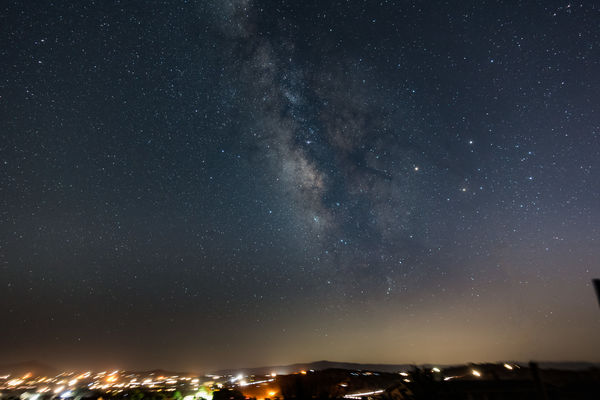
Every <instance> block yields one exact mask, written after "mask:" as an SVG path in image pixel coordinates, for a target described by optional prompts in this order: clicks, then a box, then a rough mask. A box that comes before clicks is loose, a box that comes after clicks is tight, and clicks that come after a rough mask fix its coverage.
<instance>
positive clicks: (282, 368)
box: [213, 360, 600, 375]
mask: <svg viewBox="0 0 600 400" xmlns="http://www.w3.org/2000/svg"><path fill="white" fill-rule="evenodd" d="M500 364H502V363H500ZM516 364H519V365H522V366H527V364H528V363H526V362H516ZM462 365H464V364H462ZM538 365H539V366H540V368H542V369H557V370H563V371H564V370H567V371H581V370H587V369H590V368H600V363H592V362H578V361H565V362H552V361H547V362H544V361H540V362H538ZM419 366H421V367H423V366H425V367H433V365H430V364H425V365H421V364H420V365H419ZM435 366H437V367H440V368H446V367H450V365H442V364H436V365H435ZM412 367H413V365H412V364H360V363H348V362H337V361H325V360H323V361H315V362H311V363H298V364H290V365H278V366H270V367H254V368H237V369H223V370H219V371H215V372H213V374H215V375H235V374H239V373H244V374H247V375H268V374H270V373H272V372H275V373H277V374H279V375H285V374H293V373H295V372H299V371H302V370H306V371H308V370H311V369H312V370H315V371H323V370H326V369H346V370H356V371H373V372H400V371H407V370H410V369H411V368H412Z"/></svg>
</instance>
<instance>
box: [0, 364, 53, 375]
mask: <svg viewBox="0 0 600 400" xmlns="http://www.w3.org/2000/svg"><path fill="white" fill-rule="evenodd" d="M28 372H30V373H31V374H33V375H34V376H56V375H57V374H59V373H60V372H59V371H58V370H57V369H55V368H53V367H51V366H49V365H47V364H44V363H41V362H38V361H25V362H20V363H13V364H2V365H0V375H7V374H11V375H15V376H22V375H25V374H27V373H28Z"/></svg>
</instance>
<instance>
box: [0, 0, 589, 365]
mask: <svg viewBox="0 0 600 400" xmlns="http://www.w3.org/2000/svg"><path fill="white" fill-rule="evenodd" d="M34 3H35V2H30V3H28V4H26V5H23V4H19V2H11V3H9V4H8V5H6V6H4V7H3V9H2V13H1V16H2V19H1V21H0V26H2V28H1V29H2V37H3V39H2V44H3V45H2V46H1V47H0V49H1V50H0V56H1V59H0V62H1V65H2V67H3V68H2V69H3V70H4V71H7V72H6V73H5V77H4V78H3V79H2V82H1V83H0V96H1V97H0V115H1V118H2V119H1V122H2V132H1V133H0V134H1V139H2V144H1V145H0V146H1V147H0V151H1V153H0V155H1V157H2V158H1V161H2V170H1V173H0V184H1V193H2V196H1V198H2V200H1V204H2V214H1V218H2V221H1V222H2V224H1V228H0V234H1V236H0V243H1V246H2V247H1V248H0V250H1V251H0V257H1V258H0V261H1V264H0V265H1V266H0V273H1V275H0V276H1V284H2V287H3V290H1V291H0V301H1V302H2V304H6V306H4V307H2V310H1V311H0V317H1V319H2V320H3V321H6V322H7V324H6V325H5V326H6V328H3V332H2V333H1V334H0V335H2V342H1V344H0V350H1V351H2V353H3V354H6V355H7V356H6V358H7V359H10V360H22V359H32V358H36V359H42V360H45V361H48V362H51V363H55V364H60V363H63V364H62V365H65V366H86V365H88V364H93V365H94V366H98V367H102V368H103V367H107V366H109V365H110V366H117V367H121V366H122V367H140V368H141V367H143V368H146V367H149V366H160V367H165V368H177V369H185V368H188V369H194V370H207V369H211V368H219V367H230V366H234V367H235V366H251V365H260V364H266V363H288V362H289V363H291V362H298V361H310V360H313V359H336V360H343V361H358V362H363V361H364V362H394V363H402V362H420V363H422V362H440V363H451V362H464V361H496V360H529V359H533V358H535V359H546V360H550V359H552V360H559V359H560V360H568V359H571V360H575V359H584V360H596V361H597V360H598V358H599V357H600V353H598V349H600V342H599V339H598V337H599V336H598V335H597V334H596V333H597V332H598V331H599V330H600V325H599V323H600V322H599V321H600V320H599V319H598V309H597V304H596V303H595V299H594V293H593V289H592V286H591V279H592V278H594V277H598V276H599V275H600V269H599V266H598V265H599V261H598V260H600V251H599V249H600V247H599V246H598V240H599V232H598V226H599V223H600V218H599V213H598V211H599V205H600V198H599V193H600V178H599V176H598V168H599V167H600V161H599V160H600V144H599V137H598V134H599V130H600V119H599V117H598V104H600V96H599V93H600V78H599V76H600V75H599V74H598V73H597V71H598V70H599V67H600V66H599V56H598V54H599V53H598V46H600V37H599V35H600V30H599V29H598V24H597V21H598V20H599V17H600V11H599V9H598V7H597V6H595V5H594V4H592V3H586V2H582V3H571V4H569V3H562V2H557V3H554V2H515V3H514V4H512V3H511V4H503V3H502V2H493V3H490V4H487V5H485V6H483V5H480V4H478V3H477V2H473V3H470V2H455V4H443V3H442V4H438V3H437V2H426V3H410V2H393V1H381V2H377V1H372V2H371V1H339V2H322V1H302V2H291V1H258V0H254V1H253V0H238V1H216V0H215V1H197V2H195V1H174V2H170V3H158V2H156V3H155V2H149V3H147V2H140V3H137V2H127V3H126V4H123V3H121V2H118V1H114V2H106V3H105V2H102V3H101V4H98V3H96V2H93V1H89V2H87V1H82V2H78V3H77V4H75V5H52V4H47V3H46V2H39V4H34ZM551 3H552V4H551ZM65 352H66V353H68V354H69V356H66V357H65V356H64V353H65ZM59 356H60V360H57V359H58V358H59ZM86 363H88V364H86Z"/></svg>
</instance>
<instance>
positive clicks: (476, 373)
mask: <svg viewBox="0 0 600 400" xmlns="http://www.w3.org/2000/svg"><path fill="white" fill-rule="evenodd" d="M471 373H472V374H473V375H475V376H476V377H478V378H479V377H481V372H479V371H477V370H476V369H474V370H472V371H471Z"/></svg>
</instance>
